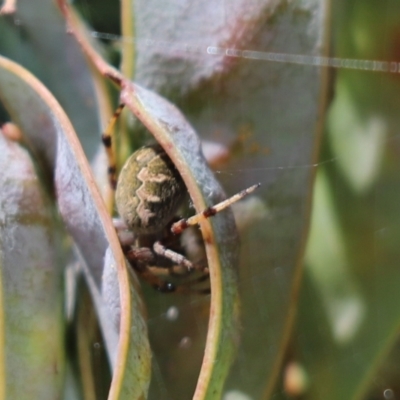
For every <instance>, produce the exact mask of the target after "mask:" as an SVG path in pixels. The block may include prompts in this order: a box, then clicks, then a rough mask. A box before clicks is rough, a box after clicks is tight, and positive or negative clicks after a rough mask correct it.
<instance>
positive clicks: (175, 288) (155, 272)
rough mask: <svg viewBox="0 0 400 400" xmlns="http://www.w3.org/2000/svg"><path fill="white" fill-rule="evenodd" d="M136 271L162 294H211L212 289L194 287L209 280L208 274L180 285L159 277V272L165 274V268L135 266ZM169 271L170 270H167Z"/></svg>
mask: <svg viewBox="0 0 400 400" xmlns="http://www.w3.org/2000/svg"><path fill="white" fill-rule="evenodd" d="M135 265H136V267H135V271H136V272H137V273H138V274H139V275H140V276H141V278H142V279H143V280H145V281H146V282H147V283H149V284H150V285H151V286H152V287H153V288H154V289H156V290H158V291H159V292H162V293H186V294H187V293H198V294H209V293H210V288H204V289H196V288H193V285H196V284H198V283H201V282H204V281H205V280H207V279H208V274H205V275H202V276H200V277H198V278H196V279H192V280H190V281H185V282H182V283H179V284H175V283H172V282H168V281H165V280H163V279H161V278H160V277H159V272H160V271H161V270H163V271H162V272H164V273H165V268H161V267H149V266H147V265H144V264H141V263H140V264H135ZM166 271H168V269H166Z"/></svg>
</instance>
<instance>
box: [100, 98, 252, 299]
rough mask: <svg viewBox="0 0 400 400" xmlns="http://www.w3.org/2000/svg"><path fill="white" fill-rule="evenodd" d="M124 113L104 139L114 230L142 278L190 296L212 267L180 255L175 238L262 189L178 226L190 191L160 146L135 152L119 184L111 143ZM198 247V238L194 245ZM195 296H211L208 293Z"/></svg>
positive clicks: (160, 288) (167, 290)
mask: <svg viewBox="0 0 400 400" xmlns="http://www.w3.org/2000/svg"><path fill="white" fill-rule="evenodd" d="M123 108H124V104H120V105H119V106H118V108H117V109H116V111H115V112H114V115H113V116H112V118H111V120H110V122H109V124H108V126H107V128H106V130H105V131H104V133H103V135H102V142H103V144H104V146H105V149H106V153H107V158H108V181H109V184H110V186H111V188H112V189H113V190H114V191H115V205H116V208H117V211H118V214H119V217H120V218H119V219H114V226H115V228H116V230H117V232H118V233H119V237H120V242H121V246H122V249H123V252H124V254H125V256H126V258H127V259H128V261H129V263H130V265H131V266H132V267H133V268H134V270H135V271H136V272H137V273H138V274H139V275H140V276H141V278H142V279H144V280H145V281H147V282H148V283H149V284H150V285H152V286H153V287H154V288H155V289H157V290H158V291H161V292H165V293H171V292H186V291H189V290H190V291H192V290H193V288H192V286H193V285H196V284H198V283H200V282H203V281H205V280H207V279H208V267H207V266H205V265H204V264H205V263H204V262H194V261H193V260H189V258H187V257H186V256H185V255H184V254H181V251H182V246H181V245H180V244H178V245H177V237H178V236H179V235H181V234H182V233H184V232H185V231H186V230H188V229H189V228H190V227H193V226H196V225H198V223H199V222H200V221H201V220H202V219H206V218H209V217H212V216H213V215H215V214H217V213H218V212H220V211H222V210H223V209H225V208H227V207H229V206H230V205H232V204H233V203H235V202H236V201H238V200H240V199H242V198H243V197H245V196H246V195H248V194H249V193H251V192H253V191H254V190H255V189H256V188H258V187H259V186H260V184H257V185H253V186H251V187H250V188H248V189H245V190H243V191H241V192H239V193H237V194H235V195H234V196H232V197H230V198H229V199H227V200H225V201H222V202H221V203H218V204H217V205H214V206H212V207H208V208H207V209H205V210H204V211H202V212H200V213H198V214H196V215H194V216H192V217H189V218H187V219H180V220H178V219H177V218H175V217H174V216H175V213H176V212H177V210H178V208H179V206H180V205H181V203H182V201H183V198H184V196H185V193H186V192H187V190H186V187H185V185H184V183H183V180H182V178H181V176H180V175H179V173H178V171H177V169H176V167H175V166H174V164H173V163H172V161H171V159H170V158H169V157H168V155H167V154H166V153H165V151H164V150H163V149H162V147H161V146H160V145H158V144H154V145H148V146H144V147H142V148H140V149H138V150H137V151H135V152H134V153H133V154H132V155H131V156H130V157H129V158H128V160H127V161H126V162H125V164H124V166H123V167H122V169H121V171H120V173H119V176H118V180H117V171H116V162H115V154H114V151H113V148H112V141H113V131H114V125H115V123H116V121H117V120H118V118H119V116H120V114H121V112H122V110H123ZM124 233H125V234H124ZM197 235H198V236H199V233H197ZM199 241H201V240H200V239H199V238H198V237H197V239H195V242H199ZM192 242H193V240H192ZM202 261H204V260H202ZM192 272H195V273H196V272H197V276H196V277H195V278H194V279H190V280H187V279H186V280H185V281H182V279H183V278H184V277H186V276H187V275H189V274H191V273H192ZM162 276H164V277H165V276H169V277H172V278H175V280H178V281H179V282H178V283H177V284H175V283H174V282H173V281H171V280H166V279H163V278H162ZM197 291H198V292H200V293H209V288H208V289H198V290H197Z"/></svg>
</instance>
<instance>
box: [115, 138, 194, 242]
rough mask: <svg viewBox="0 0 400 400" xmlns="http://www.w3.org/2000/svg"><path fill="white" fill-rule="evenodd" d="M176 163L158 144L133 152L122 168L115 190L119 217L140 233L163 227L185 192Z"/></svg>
mask: <svg viewBox="0 0 400 400" xmlns="http://www.w3.org/2000/svg"><path fill="white" fill-rule="evenodd" d="M185 191H186V189H185V185H184V183H183V181H182V178H181V176H180V175H179V173H178V171H177V169H176V168H175V166H174V164H173V163H172V161H171V160H170V158H169V157H168V156H167V154H166V153H165V151H164V150H163V149H162V147H161V146H159V145H154V146H146V147H142V148H141V149H139V150H137V151H136V152H135V153H133V154H132V155H131V156H130V157H129V158H128V160H127V161H126V163H125V165H124V167H123V168H122V170H121V172H120V174H119V177H118V183H117V189H116V193H115V203H116V206H117V210H118V213H119V215H120V217H121V218H122V219H123V220H124V221H125V223H126V224H127V225H128V227H129V228H131V229H132V230H133V231H134V232H136V233H138V234H154V233H157V232H159V231H161V230H162V229H163V228H164V227H165V225H166V224H167V223H168V222H169V221H170V220H171V219H172V218H173V216H174V214H175V212H176V210H177V208H178V207H179V205H180V203H181V201H182V199H183V196H184V194H185Z"/></svg>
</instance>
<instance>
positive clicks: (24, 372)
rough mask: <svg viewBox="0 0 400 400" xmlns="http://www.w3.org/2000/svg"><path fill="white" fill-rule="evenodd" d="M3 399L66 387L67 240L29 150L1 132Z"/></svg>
mask: <svg viewBox="0 0 400 400" xmlns="http://www.w3.org/2000/svg"><path fill="white" fill-rule="evenodd" d="M0 154H1V157H0V169H1V171H2V173H1V174H0V188H1V190H0V272H1V275H0V284H1V287H0V297H1V301H0V304H1V311H0V318H1V321H0V329H1V332H0V338H1V339H0V341H1V343H0V346H1V350H0V355H1V359H0V365H1V367H0V398H1V399H25V398H37V399H39V398H40V399H49V400H50V399H55V398H58V397H59V396H60V393H61V392H62V388H63V385H64V374H65V354H64V321H63V315H64V304H63V300H64V299H63V279H62V277H63V269H62V261H63V260H62V257H61V256H60V254H61V246H60V239H61V235H60V232H58V228H57V223H56V218H55V214H54V211H53V207H52V205H51V203H50V200H49V198H48V197H47V196H46V194H45V192H44V190H43V188H42V187H41V183H40V180H39V178H38V176H37V174H36V171H35V168H34V166H33V164H32V161H31V159H30V156H29V155H28V154H27V152H26V150H25V149H23V148H22V147H20V145H19V144H17V143H15V142H11V141H9V140H7V139H6V138H5V137H4V136H3V134H2V132H1V131H0Z"/></svg>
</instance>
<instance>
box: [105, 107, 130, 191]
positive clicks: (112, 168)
mask: <svg viewBox="0 0 400 400" xmlns="http://www.w3.org/2000/svg"><path fill="white" fill-rule="evenodd" d="M124 107H125V104H122V103H121V104H120V105H119V106H118V108H117V109H116V110H115V112H114V114H113V116H112V117H111V119H110V121H109V123H108V125H107V127H106V129H105V131H104V133H103V134H102V135H101V140H102V142H103V145H104V147H105V149H106V154H107V159H108V170H107V174H108V181H109V183H110V186H111V188H112V189H113V190H115V188H116V186H117V165H116V159H115V151H114V146H113V139H114V138H113V136H114V126H115V123H116V122H117V120H118V118H119V116H120V115H121V112H122V110H123V109H124Z"/></svg>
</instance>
